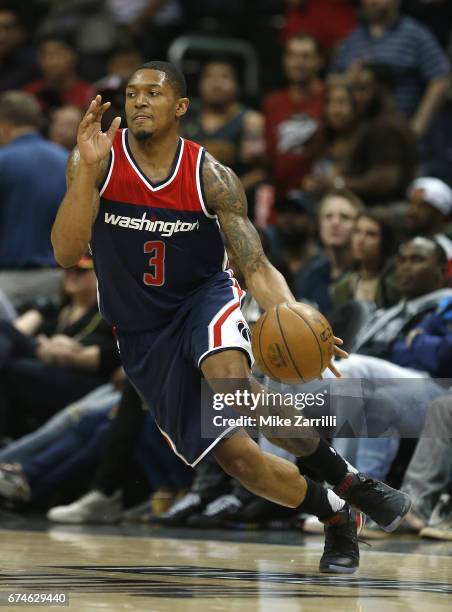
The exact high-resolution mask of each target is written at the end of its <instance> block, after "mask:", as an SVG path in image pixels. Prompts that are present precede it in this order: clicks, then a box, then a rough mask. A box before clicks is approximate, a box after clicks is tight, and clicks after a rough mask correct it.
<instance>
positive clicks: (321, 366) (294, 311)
mask: <svg viewBox="0 0 452 612" xmlns="http://www.w3.org/2000/svg"><path fill="white" fill-rule="evenodd" d="M286 306H287V308H288V309H289V310H290V311H291V312H293V313H294V314H296V315H297V317H300V319H301V320H302V321H303V323H306V325H307V326H308V327H309V329H310V330H311V332H312V335H313V336H314V338H315V341H316V342H317V346H318V347H319V353H320V372H323V370H324V367H323V353H322V347H321V346H320V342H319V339H318V338H317V334H316V333H315V331H314V330H313V328H312V327H311V325H310V323H309V321H307V320H306V319H305V318H304V317H302V316H301V314H300V313H299V312H297V311H296V310H295V309H294V308H291V307H290V304H289V303H288V302H286Z"/></svg>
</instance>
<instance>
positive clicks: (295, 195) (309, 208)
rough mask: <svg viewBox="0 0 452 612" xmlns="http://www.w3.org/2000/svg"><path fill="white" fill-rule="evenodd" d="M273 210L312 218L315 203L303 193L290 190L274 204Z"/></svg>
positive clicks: (298, 190)
mask: <svg viewBox="0 0 452 612" xmlns="http://www.w3.org/2000/svg"><path fill="white" fill-rule="evenodd" d="M275 210H277V211H278V212H288V211H294V212H299V213H304V214H307V215H309V216H311V217H313V216H314V215H315V202H314V201H313V199H312V198H311V196H310V195H309V194H307V193H306V192H305V191H302V190H301V189H291V190H290V191H288V192H287V193H286V195H285V196H284V198H282V199H281V200H278V201H277V202H276V204H275Z"/></svg>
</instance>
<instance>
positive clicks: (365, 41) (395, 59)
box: [332, 16, 450, 116]
mask: <svg viewBox="0 0 452 612" xmlns="http://www.w3.org/2000/svg"><path fill="white" fill-rule="evenodd" d="M356 60H372V61H378V62H381V63H385V64H388V65H390V66H392V67H393V68H394V69H395V71H396V76H397V87H396V90H395V92H394V96H395V100H396V103H397V106H398V107H399V109H400V110H401V111H402V112H403V113H404V114H406V115H407V116H411V115H412V114H413V113H414V111H415V110H416V107H417V105H418V103H419V101H420V99H421V97H422V94H423V91H424V88H425V86H426V84H427V83H428V82H429V81H431V80H432V79H436V78H439V77H443V76H446V75H447V74H448V73H449V70H450V64H449V60H448V58H447V56H446V54H445V53H444V51H443V50H442V49H441V47H440V46H439V44H438V42H437V41H436V39H435V38H434V36H433V35H432V34H431V32H430V30H428V29H427V28H426V27H424V26H423V25H421V24H420V23H419V22H417V21H416V20H415V19H412V18H411V17H404V16H402V17H399V18H398V19H397V21H396V22H395V23H394V24H393V25H392V27H390V28H389V29H388V30H387V31H386V32H385V33H384V34H383V36H381V37H379V38H374V37H373V36H372V34H371V32H370V29H369V26H368V25H367V24H366V23H363V24H362V25H360V26H358V27H357V28H356V30H354V31H353V32H352V33H351V34H350V35H349V36H348V37H347V38H346V39H345V40H344V41H343V43H342V45H341V47H340V49H339V52H338V54H337V57H336V59H335V62H334V64H333V69H332V70H333V72H343V71H345V70H347V68H348V67H349V66H350V65H351V64H352V63H353V62H355V61H356Z"/></svg>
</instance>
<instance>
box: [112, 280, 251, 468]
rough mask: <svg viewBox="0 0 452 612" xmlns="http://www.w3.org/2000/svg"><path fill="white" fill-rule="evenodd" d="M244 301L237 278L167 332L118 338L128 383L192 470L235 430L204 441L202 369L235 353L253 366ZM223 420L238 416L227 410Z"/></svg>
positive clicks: (188, 306)
mask: <svg viewBox="0 0 452 612" xmlns="http://www.w3.org/2000/svg"><path fill="white" fill-rule="evenodd" d="M244 296H245V292H244V291H243V290H242V289H241V288H240V287H239V285H238V283H237V281H236V280H235V279H234V278H229V279H225V280H221V281H217V282H216V284H213V285H211V286H210V285H209V286H206V287H204V288H202V289H200V290H199V291H197V292H196V294H195V295H194V296H192V297H190V298H189V299H188V300H187V301H186V302H184V304H183V305H182V306H181V307H180V309H179V311H178V313H177V315H176V316H175V317H174V319H173V320H172V321H171V323H169V324H168V325H167V326H166V327H164V328H161V329H158V330H153V331H145V332H121V331H119V330H118V332H117V339H118V346H119V350H120V354H121V361H122V364H123V367H124V370H125V372H126V374H127V376H128V378H129V379H130V381H131V382H132V384H133V385H134V386H135V388H136V389H137V391H138V392H139V393H140V395H141V396H142V398H143V400H144V401H145V402H146V404H147V405H148V407H149V409H150V410H151V411H152V412H153V414H154V418H155V421H156V423H157V426H158V427H159V429H160V430H161V432H162V434H163V435H164V437H165V438H166V439H167V441H168V443H169V445H170V446H171V448H172V449H173V451H174V452H175V453H176V454H177V455H178V456H179V457H180V458H181V459H183V461H185V463H187V464H188V465H191V466H192V467H194V466H195V465H196V464H197V463H198V462H199V461H200V460H201V459H202V458H203V457H205V456H206V455H207V454H208V453H209V452H210V451H211V450H212V449H213V447H214V446H215V445H216V444H217V443H218V442H219V441H220V440H221V439H222V438H224V436H226V435H227V434H228V433H231V432H232V430H233V429H235V428H234V427H232V428H231V427H229V428H226V427H225V428H224V429H222V428H218V435H217V437H216V438H205V437H203V436H202V435H201V431H202V429H201V379H202V373H201V370H200V366H201V364H202V362H203V361H204V359H206V357H208V356H209V355H213V354H214V353H218V352H221V351H225V350H230V349H234V350H238V351H242V352H244V353H245V354H246V356H247V357H248V360H249V363H250V366H251V365H252V362H253V357H252V353H251V345H250V332H249V328H248V325H247V323H246V321H245V319H244V317H243V315H242V312H241V309H240V308H241V302H242V300H243V298H244ZM212 411H213V408H212ZM222 416H224V417H231V418H233V417H237V416H238V415H237V413H236V412H235V411H234V410H233V409H232V408H227V407H225V408H224V410H223V411H222ZM212 417H213V415H212ZM207 418H210V416H209V415H207ZM215 431H217V428H215Z"/></svg>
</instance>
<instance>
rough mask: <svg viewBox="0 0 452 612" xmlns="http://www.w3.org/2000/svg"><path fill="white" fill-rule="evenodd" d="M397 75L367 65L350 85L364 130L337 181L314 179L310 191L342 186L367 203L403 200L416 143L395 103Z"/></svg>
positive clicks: (372, 65) (412, 172)
mask: <svg viewBox="0 0 452 612" xmlns="http://www.w3.org/2000/svg"><path fill="white" fill-rule="evenodd" d="M393 78H394V76H393V73H392V71H391V69H390V68H388V67H387V66H385V65H382V64H371V63H369V64H363V65H362V66H361V67H360V68H359V69H357V70H356V71H355V73H354V76H353V79H352V82H351V86H352V92H353V97H354V100H355V104H356V108H357V112H358V116H359V119H360V122H361V127H360V129H359V131H358V132H357V136H356V140H355V142H354V145H353V146H352V147H351V150H350V155H349V159H348V163H347V162H346V161H345V160H344V164H343V172H342V174H340V175H339V176H336V177H328V176H325V177H321V176H320V177H314V180H313V185H312V186H311V189H314V190H317V191H320V192H322V191H324V190H326V189H328V188H330V187H331V186H332V185H338V186H340V185H344V186H345V187H346V188H347V189H350V190H352V191H353V192H354V193H356V194H357V195H358V196H359V197H361V198H362V199H363V200H364V202H365V203H366V204H367V205H371V204H385V203H388V202H395V201H397V200H400V199H403V198H404V196H405V192H406V189H407V187H408V185H409V183H410V181H411V180H412V179H413V177H414V172H415V169H416V161H417V152H416V142H415V139H414V136H413V134H412V132H411V131H410V128H409V125H408V123H407V122H406V120H405V119H404V117H403V116H402V115H401V114H400V113H399V112H398V111H397V110H396V109H395V107H394V104H393V100H392V94H391V90H392V82H393Z"/></svg>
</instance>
